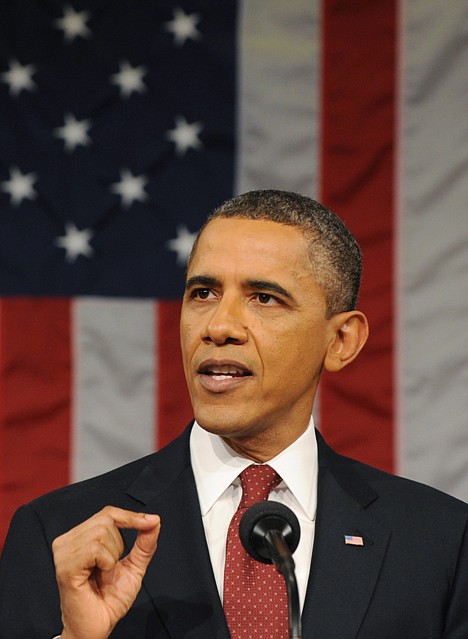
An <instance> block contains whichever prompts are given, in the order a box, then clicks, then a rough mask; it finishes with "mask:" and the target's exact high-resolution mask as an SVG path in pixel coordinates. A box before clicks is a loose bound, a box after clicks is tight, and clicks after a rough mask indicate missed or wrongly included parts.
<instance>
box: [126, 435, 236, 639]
mask: <svg viewBox="0 0 468 639" xmlns="http://www.w3.org/2000/svg"><path fill="white" fill-rule="evenodd" d="M128 494H129V495H131V496H132V497H133V498H134V499H137V500H138V501H140V502H141V503H142V504H144V510H145V511H147V512H157V513H158V514H159V515H160V516H161V523H162V525H161V534H160V538H159V542H158V550H157V551H156V554H155V557H154V558H153V561H152V562H151V564H150V566H149V568H148V571H147V573H146V576H145V579H144V589H145V590H146V592H147V593H148V595H149V597H150V598H151V599H152V601H153V603H154V605H155V607H156V609H157V612H158V615H159V617H160V619H161V620H162V623H163V625H164V626H165V628H166V630H167V632H168V634H169V636H170V637H174V638H182V637H183V638H184V639H185V638H186V639H206V637H213V638H216V639H229V632H228V629H227V625H226V621H225V617H224V612H223V609H222V605H221V602H220V599H219V595H218V591H217V588H216V583H215V580H214V576H213V572H212V567H211V561H210V557H209V553H208V548H207V544H206V540H205V533H204V529H203V524H202V519H201V514H200V509H199V505H198V496H197V491H196V487H195V481H194V478H193V474H192V469H191V465H190V453H189V430H187V431H186V432H185V433H184V434H183V435H182V436H181V438H179V439H178V440H175V441H174V442H172V444H170V445H169V446H168V447H167V448H166V449H164V450H163V451H161V452H160V453H158V455H157V456H156V457H155V462H154V463H153V464H151V465H150V466H147V467H146V468H145V469H144V471H143V472H142V474H141V475H140V477H139V478H138V479H137V481H136V482H135V483H134V484H133V485H132V486H131V487H130V489H129V490H128ZM129 543H132V541H131V540H129Z"/></svg>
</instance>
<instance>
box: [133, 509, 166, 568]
mask: <svg viewBox="0 0 468 639" xmlns="http://www.w3.org/2000/svg"><path fill="white" fill-rule="evenodd" d="M153 521H154V526H153V528H151V529H150V530H140V531H139V533H138V535H137V538H136V540H135V543H134V545H133V548H132V549H131V551H130V553H129V554H128V555H127V557H126V558H125V561H126V563H128V564H130V565H132V566H133V567H134V569H135V570H136V571H137V573H138V574H140V575H141V576H143V575H144V574H145V572H146V569H147V567H148V565H149V563H150V561H151V559H152V558H153V555H154V553H155V552H156V548H157V546H158V537H159V533H160V531H161V522H160V520H159V517H157V518H155V519H154V520H153Z"/></svg>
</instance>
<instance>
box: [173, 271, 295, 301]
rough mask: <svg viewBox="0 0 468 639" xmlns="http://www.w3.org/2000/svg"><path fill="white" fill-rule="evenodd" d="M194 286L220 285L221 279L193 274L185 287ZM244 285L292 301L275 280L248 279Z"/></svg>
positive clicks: (289, 294) (291, 297) (289, 295)
mask: <svg viewBox="0 0 468 639" xmlns="http://www.w3.org/2000/svg"><path fill="white" fill-rule="evenodd" d="M196 286H204V287H207V288H210V287H213V286H221V281H220V280H219V279H217V278H216V277H211V276H210V275H194V276H193V277H190V278H189V279H188V280H187V283H186V286H185V289H186V290H188V289H191V288H193V287H196ZM244 286H246V287H248V288H252V289H257V290H261V291H264V292H265V293H276V294H277V295H282V296H283V297H285V298H286V299H288V300H291V301H294V298H293V296H292V295H291V293H289V292H288V291H287V290H286V289H285V288H283V287H282V286H281V285H280V284H278V283H277V282H272V281H270V280H257V279H248V280H245V283H244Z"/></svg>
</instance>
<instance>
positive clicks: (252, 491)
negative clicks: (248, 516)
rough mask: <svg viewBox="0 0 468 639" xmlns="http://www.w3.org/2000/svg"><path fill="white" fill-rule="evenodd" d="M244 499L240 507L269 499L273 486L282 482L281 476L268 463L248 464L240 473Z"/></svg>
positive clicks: (246, 506)
mask: <svg viewBox="0 0 468 639" xmlns="http://www.w3.org/2000/svg"><path fill="white" fill-rule="evenodd" d="M240 480H241V484H242V499H241V503H240V504H239V508H250V506H253V505H254V504H256V503H257V502H259V501H265V500H266V499H268V495H269V494H270V493H271V491H272V490H273V488H276V486H277V485H278V484H279V483H280V481H281V477H280V476H279V475H278V473H277V472H276V470H273V468H272V467H271V466H268V465H267V464H262V465H261V466H260V465H257V464H252V465H251V466H248V467H247V468H246V469H245V470H244V471H243V472H242V473H241V475H240Z"/></svg>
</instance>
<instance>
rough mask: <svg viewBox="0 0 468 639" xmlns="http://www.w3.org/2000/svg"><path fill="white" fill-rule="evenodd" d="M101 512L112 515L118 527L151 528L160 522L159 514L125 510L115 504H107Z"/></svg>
mask: <svg viewBox="0 0 468 639" xmlns="http://www.w3.org/2000/svg"><path fill="white" fill-rule="evenodd" d="M98 514H99V513H98ZM100 514H102V515H105V516H108V517H110V518H111V519H112V520H113V522H114V523H115V525H116V526H117V527H118V528H135V529H136V530H150V529H151V528H153V527H154V526H155V525H156V524H157V523H159V517H158V515H153V514H149V513H137V512H134V511H133V510H124V509H122V508H117V507H115V506H106V507H105V508H103V509H102V510H101V511H100Z"/></svg>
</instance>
